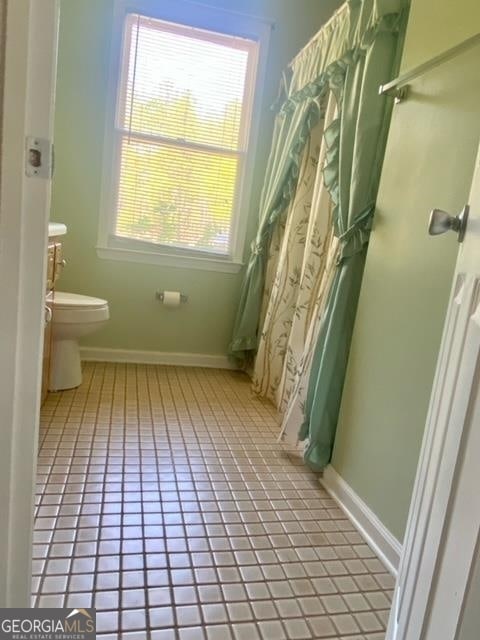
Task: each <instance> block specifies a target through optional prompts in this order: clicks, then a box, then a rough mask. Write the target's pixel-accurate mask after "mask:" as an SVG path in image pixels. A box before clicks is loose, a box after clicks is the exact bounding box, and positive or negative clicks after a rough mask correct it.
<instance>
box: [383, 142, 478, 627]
mask: <svg viewBox="0 0 480 640" xmlns="http://www.w3.org/2000/svg"><path fill="white" fill-rule="evenodd" d="M469 205H470V212H469V218H468V222H467V226H466V234H465V238H464V240H463V243H462V244H461V245H460V249H459V255H458V260H457V265H456V270H455V275H454V280H453V287H452V293H451V297H450V302H449V307H448V312H447V318H446V323H445V328H444V333H443V338H442V344H441V348H440V354H439V360H438V364H437V371H436V375H435V381H434V385H433V391H432V396H431V399H430V408H429V413H428V417H427V425H426V430H425V435H424V440H423V445H422V451H421V454H420V461H419V466H418V470H417V477H416V481H415V488H414V491H413V497H412V503H411V506H410V514H409V519H408V524H407V532H406V535H405V541H404V548H403V553H402V558H401V561H400V569H399V573H398V579H397V585H396V588H395V594H394V601H393V606H392V611H391V614H390V621H389V628H388V631H387V639H388V640H457V639H458V638H459V637H460V629H461V628H462V625H463V622H464V620H463V617H464V612H465V610H466V603H467V601H468V600H469V599H470V598H469V593H470V592H471V593H474V590H475V589H476V588H477V587H478V585H476V584H475V583H474V581H475V579H478V578H475V577H474V576H476V572H475V566H476V565H477V558H478V555H479V553H480V535H479V534H480V493H479V488H480V148H479V153H478V155H477V160H476V164H475V172H474V177H473V183H472V188H471V192H470V199H469ZM447 223H448V221H446V220H443V224H444V225H446V224H447ZM440 226H441V225H440ZM454 226H455V225H454ZM432 242H434V240H433V239H432ZM477 637H478V636H477ZM466 640H467V639H466ZM468 640H470V639H468Z"/></svg>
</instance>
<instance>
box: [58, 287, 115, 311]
mask: <svg viewBox="0 0 480 640" xmlns="http://www.w3.org/2000/svg"><path fill="white" fill-rule="evenodd" d="M107 304H108V303H107V301H106V300H102V299H101V298H92V297H91V296H83V295H80V294H79V293H67V292H66V291H55V294H54V297H53V308H54V309H98V308H99V307H104V306H105V305H107Z"/></svg>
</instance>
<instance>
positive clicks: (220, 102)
mask: <svg viewBox="0 0 480 640" xmlns="http://www.w3.org/2000/svg"><path fill="white" fill-rule="evenodd" d="M257 46H258V45H257V43H256V42H255V41H253V40H248V39H245V38H239V37H236V36H229V35H225V34H219V33H214V32H210V31H205V30H202V29H197V28H192V27H188V26H183V25H177V24H172V23H168V22H164V21H161V20H157V19H154V18H148V17H145V16H141V15H137V14H130V15H128V16H127V19H126V21H125V32H124V49H123V60H122V69H121V77H120V84H119V91H118V100H117V115H116V135H117V149H118V157H119V163H118V189H117V200H116V216H115V231H114V233H115V235H116V236H119V237H122V238H131V239H134V240H137V241H145V242H148V243H150V244H152V243H153V244H157V245H164V246H170V247H174V248H175V247H176V248H180V249H189V250H193V251H196V252H199V251H200V252H208V253H215V254H218V255H221V256H228V255H229V254H230V253H231V250H232V240H233V234H232V232H233V230H234V227H235V225H234V217H235V215H236V213H238V212H237V211H236V208H237V202H238V191H239V183H240V182H241V176H242V171H243V164H244V163H243V157H244V155H245V151H246V145H247V139H248V128H249V124H250V116H251V107H252V95H253V82H254V75H255V65H256V57H257Z"/></svg>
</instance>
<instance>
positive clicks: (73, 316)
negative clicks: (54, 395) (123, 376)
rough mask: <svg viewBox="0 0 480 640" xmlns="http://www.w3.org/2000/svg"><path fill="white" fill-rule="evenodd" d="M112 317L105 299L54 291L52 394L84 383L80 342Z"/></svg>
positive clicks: (50, 388) (50, 386)
mask: <svg viewBox="0 0 480 640" xmlns="http://www.w3.org/2000/svg"><path fill="white" fill-rule="evenodd" d="M109 317H110V314H109V309H108V302H107V301H106V300H102V299H100V298H91V297H90V296H82V295H79V294H77V293H66V292H64V291H55V295H54V299H53V308H52V333H53V341H52V354H51V365H50V377H49V385H48V388H49V391H60V390H62V389H73V388H74V387H78V386H79V385H80V384H81V383H82V368H81V363H80V349H79V344H78V341H79V339H80V338H82V337H83V336H86V335H88V334H90V333H93V332H94V331H97V329H100V328H101V327H103V326H104V324H105V323H106V322H107V320H108V319H109Z"/></svg>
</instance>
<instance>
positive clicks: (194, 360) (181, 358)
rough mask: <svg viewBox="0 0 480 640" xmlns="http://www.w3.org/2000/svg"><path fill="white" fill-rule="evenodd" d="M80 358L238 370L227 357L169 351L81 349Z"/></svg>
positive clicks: (98, 360)
mask: <svg viewBox="0 0 480 640" xmlns="http://www.w3.org/2000/svg"><path fill="white" fill-rule="evenodd" d="M80 356H81V358H82V360H84V361H87V362H132V363H136V364H166V365H173V366H180V367H209V368H213V369H236V368H237V367H236V366H235V364H234V363H232V362H231V361H230V360H229V359H228V357H227V356H222V355H211V354H207V353H172V352H169V351H135V350H129V349H104V348H101V347H80Z"/></svg>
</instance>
